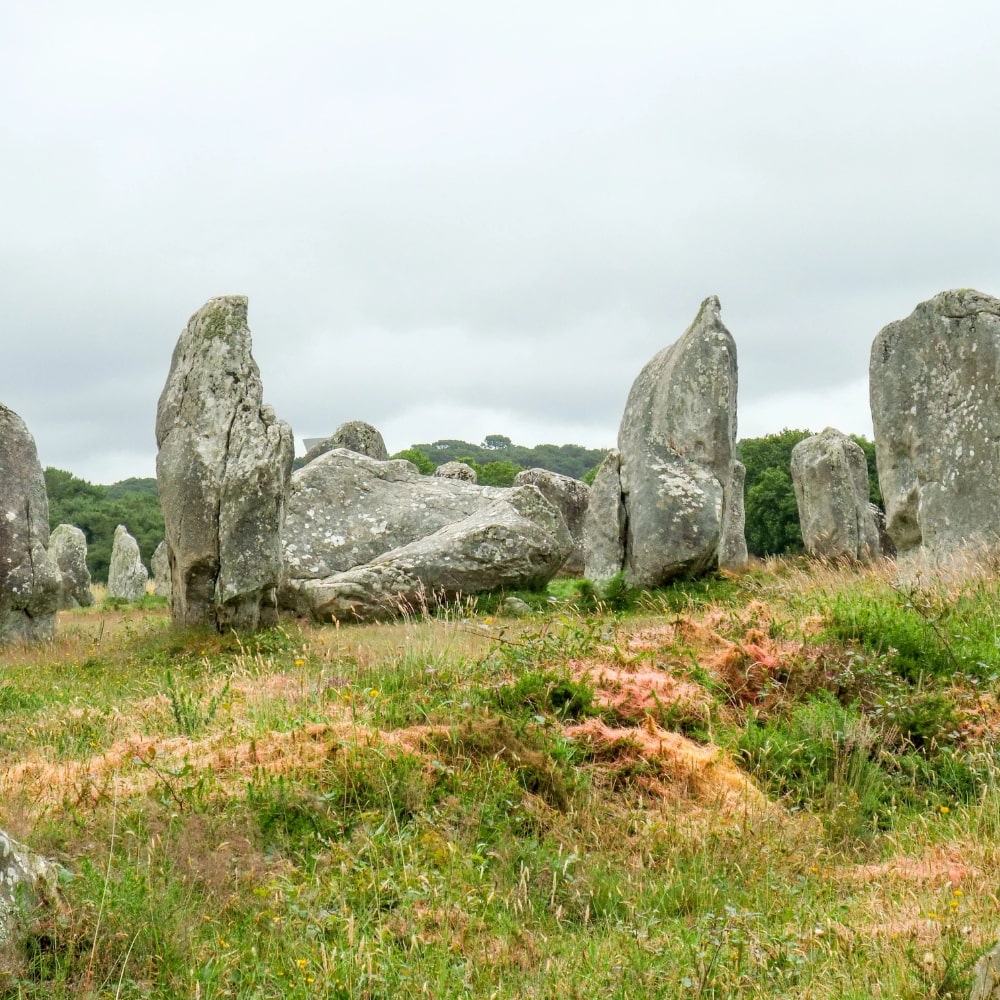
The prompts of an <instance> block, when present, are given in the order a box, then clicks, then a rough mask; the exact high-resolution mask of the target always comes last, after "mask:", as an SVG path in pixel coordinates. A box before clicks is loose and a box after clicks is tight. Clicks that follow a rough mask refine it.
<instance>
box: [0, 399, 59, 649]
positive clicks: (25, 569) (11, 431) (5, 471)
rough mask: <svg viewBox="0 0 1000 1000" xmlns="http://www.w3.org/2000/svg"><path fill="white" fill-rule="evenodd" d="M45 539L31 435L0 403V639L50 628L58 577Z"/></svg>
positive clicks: (48, 632)
mask: <svg viewBox="0 0 1000 1000" xmlns="http://www.w3.org/2000/svg"><path fill="white" fill-rule="evenodd" d="M48 543H49V501H48V497H47V495H46V493H45V478H44V476H43V475H42V467H41V465H40V463H39V461H38V452H37V451H36V449H35V441H34V438H32V436H31V434H30V433H29V431H28V428H27V427H26V426H25V424H24V421H23V420H22V419H21V418H20V417H19V416H18V415H17V414H16V413H15V412H14V411H13V410H9V409H8V408H7V407H6V406H3V405H0V645H3V644H4V643H6V642H10V641H11V640H16V639H22V640H26V641H29V642H34V641H37V640H41V639H51V638H52V636H53V635H54V634H55V627H56V609H57V607H58V605H59V589H60V586H61V583H62V577H61V575H60V573H59V567H58V566H57V565H56V564H55V562H54V561H53V560H52V559H50V558H49V555H48V552H47V551H46V549H47V547H48Z"/></svg>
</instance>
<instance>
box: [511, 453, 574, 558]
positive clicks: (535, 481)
mask: <svg viewBox="0 0 1000 1000" xmlns="http://www.w3.org/2000/svg"><path fill="white" fill-rule="evenodd" d="M514 485H515V486H537V487H538V489H539V491H540V492H541V494H542V496H543V497H545V499H546V500H548V501H549V503H551V504H552V505H553V506H554V507H555V508H556V509H557V510H558V511H559V513H561V514H562V516H563V520H564V521H565V522H566V527H567V528H568V529H569V534H570V537H571V538H572V539H573V551H572V552H571V553H570V556H569V558H568V559H567V560H566V562H565V563H564V564H563V566H562V568H561V570H560V572H561V573H564V574H566V575H568V576H580V574H581V573H583V571H584V551H583V523H584V520H585V519H586V516H587V506H588V504H589V503H590V487H589V486H588V485H587V484H586V483H583V482H581V481H580V480H579V479H573V478H572V477H571V476H561V475H559V473H558V472H549V470H548V469H525V470H524V471H523V472H519V473H518V474H517V475H516V476H515V477H514Z"/></svg>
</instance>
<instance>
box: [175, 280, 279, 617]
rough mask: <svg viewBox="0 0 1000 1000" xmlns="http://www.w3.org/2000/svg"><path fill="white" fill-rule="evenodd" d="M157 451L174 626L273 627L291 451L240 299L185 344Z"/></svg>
mask: <svg viewBox="0 0 1000 1000" xmlns="http://www.w3.org/2000/svg"><path fill="white" fill-rule="evenodd" d="M156 442H157V445H158V447H159V452H158V454H157V456H156V470H157V481H158V484H159V491H160V502H161V505H162V508H163V518H164V522H165V525H166V535H167V549H168V556H169V561H170V578H171V579H170V586H171V611H172V615H173V619H174V622H175V623H176V624H179V625H207V626H208V627H212V628H216V629H218V630H220V631H225V630H227V629H229V628H238V629H254V628H256V627H258V626H259V625H261V624H269V623H271V622H273V621H274V620H275V619H276V615H277V606H276V600H275V590H276V587H277V584H278V582H279V579H280V576H281V525H282V520H283V516H284V504H285V499H286V496H287V492H288V486H289V479H290V476H291V467H292V459H293V456H294V444H293V439H292V430H291V428H290V427H289V426H288V424H286V423H285V422H284V421H282V420H278V419H277V418H276V417H275V414H274V410H273V409H272V408H271V407H270V406H268V405H266V404H265V403H264V402H263V387H262V385H261V381H260V370H259V369H258V367H257V363H256V362H255V361H254V359H253V355H252V353H251V340H250V330H249V328H248V326H247V300H246V298H244V297H243V296H236V295H233V296H223V297H221V298H216V299H210V300H209V301H208V302H207V303H206V304H205V305H204V306H202V308H201V309H200V310H198V312H196V313H195V314H194V315H193V316H192V317H191V319H190V321H189V322H188V325H187V328H186V329H185V330H184V332H183V333H182V334H181V335H180V338H179V340H178V341H177V346H176V348H175V349H174V354H173V359H172V361H171V364H170V373H169V375H168V376H167V381H166V385H165V386H164V388H163V393H162V394H161V396H160V401H159V406H158V408H157V414H156Z"/></svg>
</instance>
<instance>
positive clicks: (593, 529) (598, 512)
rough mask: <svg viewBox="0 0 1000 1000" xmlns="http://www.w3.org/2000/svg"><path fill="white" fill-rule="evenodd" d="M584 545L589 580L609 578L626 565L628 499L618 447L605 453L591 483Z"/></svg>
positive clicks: (585, 569) (584, 528)
mask: <svg viewBox="0 0 1000 1000" xmlns="http://www.w3.org/2000/svg"><path fill="white" fill-rule="evenodd" d="M583 549H584V559H585V566H584V575H585V576H586V577H587V579H588V580H594V581H602V580H609V579H611V577H613V576H615V575H616V574H618V573H621V572H622V571H623V570H624V568H625V503H624V501H623V499H622V484H621V455H620V454H619V453H618V449H617V448H612V449H611V451H609V452H608V453H607V455H605V457H604V461H602V462H601V464H600V466H599V467H598V469H597V474H596V475H595V477H594V484H593V485H592V486H591V487H590V499H589V502H588V504H587V515H586V517H585V518H584V521H583Z"/></svg>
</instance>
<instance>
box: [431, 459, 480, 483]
mask: <svg viewBox="0 0 1000 1000" xmlns="http://www.w3.org/2000/svg"><path fill="white" fill-rule="evenodd" d="M434 475H435V476H437V477H438V478H439V479H461V480H462V481H463V482H466V483H476V482H479V476H477V475H476V470H475V469H474V468H473V467H472V466H471V465H468V464H466V463H465V462H445V463H444V464H443V465H439V466H438V467H437V468H436V469H435V470H434Z"/></svg>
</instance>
